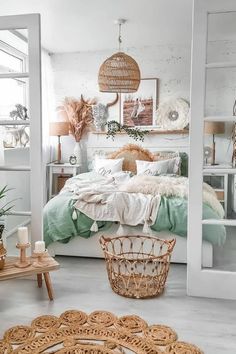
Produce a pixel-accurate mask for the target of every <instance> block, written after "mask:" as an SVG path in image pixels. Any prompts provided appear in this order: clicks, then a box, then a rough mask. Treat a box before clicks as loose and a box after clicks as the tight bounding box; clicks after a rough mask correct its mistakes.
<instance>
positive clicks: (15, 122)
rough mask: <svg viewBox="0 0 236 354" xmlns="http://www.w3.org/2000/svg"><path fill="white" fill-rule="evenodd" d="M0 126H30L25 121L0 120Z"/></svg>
mask: <svg viewBox="0 0 236 354" xmlns="http://www.w3.org/2000/svg"><path fill="white" fill-rule="evenodd" d="M0 125H10V126H12V125H30V122H29V121H25V120H10V119H9V120H0Z"/></svg>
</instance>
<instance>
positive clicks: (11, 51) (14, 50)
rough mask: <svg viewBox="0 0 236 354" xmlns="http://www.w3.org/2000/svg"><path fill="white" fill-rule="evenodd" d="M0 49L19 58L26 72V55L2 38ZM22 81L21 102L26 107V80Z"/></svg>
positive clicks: (27, 100) (6, 117) (27, 101)
mask: <svg viewBox="0 0 236 354" xmlns="http://www.w3.org/2000/svg"><path fill="white" fill-rule="evenodd" d="M0 51H3V52H5V53H7V54H8V55H10V56H12V57H14V58H17V59H19V60H21V62H22V68H21V70H22V72H28V55H27V54H25V53H23V52H21V51H20V50H18V49H17V48H15V47H13V46H11V45H9V44H7V43H6V42H4V41H3V40H0ZM12 80H16V81H20V82H23V81H22V80H21V79H15V78H14V79H12ZM24 83H26V84H25V85H24V90H23V104H24V106H25V107H28V103H29V99H28V94H27V92H28V88H29V87H28V80H26V81H24ZM0 119H9V117H8V116H5V117H4V116H2V117H1V116H0Z"/></svg>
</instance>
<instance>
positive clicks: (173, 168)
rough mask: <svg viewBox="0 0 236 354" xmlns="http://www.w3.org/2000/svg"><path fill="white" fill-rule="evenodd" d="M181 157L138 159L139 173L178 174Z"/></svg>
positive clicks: (151, 174) (155, 174)
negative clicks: (149, 160) (155, 159)
mask: <svg viewBox="0 0 236 354" xmlns="http://www.w3.org/2000/svg"><path fill="white" fill-rule="evenodd" d="M179 163H180V157H175V158H173V159H168V160H160V161H152V162H147V161H139V160H137V161H136V164H137V175H149V176H158V175H163V174H176V173H177V172H178V170H179Z"/></svg>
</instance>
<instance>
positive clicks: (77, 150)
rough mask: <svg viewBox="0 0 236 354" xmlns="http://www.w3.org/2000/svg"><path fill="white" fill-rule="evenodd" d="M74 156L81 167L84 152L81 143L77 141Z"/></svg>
mask: <svg viewBox="0 0 236 354" xmlns="http://www.w3.org/2000/svg"><path fill="white" fill-rule="evenodd" d="M74 155H75V156H76V163H77V164H78V165H80V164H81V162H82V150H81V146H80V142H79V141H76V143H75V147H74Z"/></svg>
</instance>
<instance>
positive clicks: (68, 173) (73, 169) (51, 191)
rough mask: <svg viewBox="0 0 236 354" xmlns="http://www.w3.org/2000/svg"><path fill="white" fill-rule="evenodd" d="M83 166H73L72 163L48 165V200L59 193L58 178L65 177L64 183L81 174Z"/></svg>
mask: <svg viewBox="0 0 236 354" xmlns="http://www.w3.org/2000/svg"><path fill="white" fill-rule="evenodd" d="M80 169H81V165H78V164H76V165H71V164H70V163H68V162H67V163H63V164H56V163H49V164H47V180H48V200H49V199H51V198H52V197H54V196H55V195H56V194H57V193H58V192H59V189H58V177H63V178H64V181H65V180H66V179H68V178H70V177H73V176H76V175H78V174H79V173H80Z"/></svg>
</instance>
